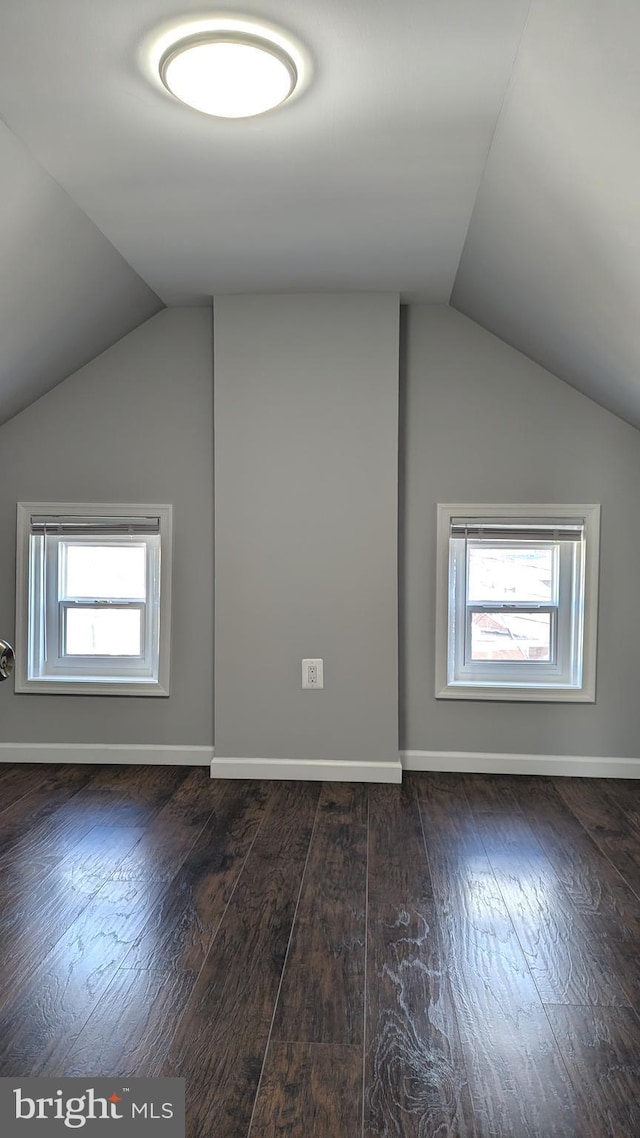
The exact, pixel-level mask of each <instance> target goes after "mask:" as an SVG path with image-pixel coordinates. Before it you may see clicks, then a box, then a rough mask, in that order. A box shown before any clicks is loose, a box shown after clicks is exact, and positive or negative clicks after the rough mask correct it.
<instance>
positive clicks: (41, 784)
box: [0, 765, 94, 877]
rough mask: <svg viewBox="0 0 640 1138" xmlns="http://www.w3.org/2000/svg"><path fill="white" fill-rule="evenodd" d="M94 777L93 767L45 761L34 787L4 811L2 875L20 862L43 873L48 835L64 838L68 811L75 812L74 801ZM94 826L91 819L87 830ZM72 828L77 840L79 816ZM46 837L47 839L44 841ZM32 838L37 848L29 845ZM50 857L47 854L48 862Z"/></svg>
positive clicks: (0, 834) (0, 826)
mask: <svg viewBox="0 0 640 1138" xmlns="http://www.w3.org/2000/svg"><path fill="white" fill-rule="evenodd" d="M93 778H94V770H93V768H91V767H86V766H85V767H81V766H66V765H60V766H58V765H55V766H51V767H49V766H47V765H43V768H42V770H41V771H40V772H39V774H38V776H37V780H36V781H34V785H33V787H32V789H30V790H29V791H28V792H27V793H26V794H23V795H21V797H20V798H18V800H17V801H15V802H13V803H12V805H11V807H10V809H8V810H6V811H4V812H3V813H2V814H1V815H0V819H1V824H0V865H1V866H2V877H4V876H5V873H6V872H8V870H9V867H10V864H11V863H13V866H14V867H15V866H16V865H17V864H18V863H19V862H20V863H21V867H22V869H24V871H25V874H26V871H27V869H29V870H30V876H31V877H33V876H40V875H41V874H42V872H43V869H42V867H41V864H40V862H39V860H38V856H37V855H38V854H42V853H44V851H43V849H42V845H43V844H44V845H46V837H45V836H46V835H47V834H51V835H53V836H54V840H56V839H57V840H58V841H60V842H63V840H64V833H65V829H66V827H65V814H66V812H68V811H70V812H72V813H73V806H72V803H74V801H75V799H76V798H77V797H78V795H79V793H80V792H81V791H82V790H83V789H85V788H86V787H87V786H88V785H90V783H91V781H92V780H93ZM90 828H91V822H90V821H87V822H86V823H85V824H84V832H86V831H87V830H89V829H90ZM69 832H70V833H71V837H72V839H73V840H75V838H77V835H78V823H77V816H76V820H74V822H73V824H72V825H71V827H70V828H69ZM42 839H45V841H44V843H43V842H42ZM31 842H32V843H33V847H34V848H33V850H29V849H28V847H29V844H30V843H31ZM21 855H22V856H21ZM58 856H59V855H58ZM49 860H51V859H49ZM46 861H47V858H46V857H45V858H44V862H46ZM44 862H43V864H44Z"/></svg>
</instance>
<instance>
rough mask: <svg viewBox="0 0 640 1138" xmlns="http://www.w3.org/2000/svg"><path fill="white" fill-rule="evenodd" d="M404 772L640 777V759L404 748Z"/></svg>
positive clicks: (401, 753) (402, 754) (402, 757)
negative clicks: (410, 749) (412, 749)
mask: <svg viewBox="0 0 640 1138" xmlns="http://www.w3.org/2000/svg"><path fill="white" fill-rule="evenodd" d="M400 759H401V761H402V767H403V770H405V771H448V772H452V773H462V774H547V775H563V776H567V777H572V776H573V777H574V778H577V777H580V778H640V759H624V758H611V757H609V756H608V755H604V756H602V755H507V754H492V753H485V752H484V751H401V752H400Z"/></svg>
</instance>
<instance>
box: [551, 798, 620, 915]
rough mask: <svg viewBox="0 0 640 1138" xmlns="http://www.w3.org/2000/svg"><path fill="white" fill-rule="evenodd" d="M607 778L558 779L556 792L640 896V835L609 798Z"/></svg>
mask: <svg viewBox="0 0 640 1138" xmlns="http://www.w3.org/2000/svg"><path fill="white" fill-rule="evenodd" d="M607 781H608V780H607V779H595V778H562V779H561V778H558V779H554V784H555V786H556V789H557V790H558V791H559V793H560V795H561V797H562V798H563V799H564V801H565V802H566V803H567V805H568V806H569V808H570V809H571V810H572V811H573V813H574V814H575V816H576V818H577V819H578V820H579V821H580V822H581V823H582V825H583V826H584V828H585V830H586V831H587V833H588V834H589V835H590V837H591V838H593V841H594V842H595V843H596V845H597V846H599V848H600V849H601V850H602V852H603V853H604V854H606V856H607V857H608V858H609V860H610V862H611V863H612V865H614V866H615V868H616V869H617V870H618V872H619V873H620V874H621V875H622V877H624V879H625V881H626V882H627V884H628V885H629V886H630V887H631V889H633V891H634V893H635V894H636V895H637V896H638V897H640V832H639V831H638V830H636V828H635V827H634V826H632V825H631V823H630V821H629V819H628V817H627V815H626V814H625V812H624V811H623V810H622V809H621V808H620V807H619V806H617V805H616V803H615V802H614V801H613V800H612V799H611V798H610V797H609V796H608V795H607V793H606V790H605V787H604V786H603V785H602V784H603V783H606V782H607Z"/></svg>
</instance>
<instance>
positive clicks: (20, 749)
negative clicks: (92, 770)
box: [0, 743, 213, 767]
mask: <svg viewBox="0 0 640 1138" xmlns="http://www.w3.org/2000/svg"><path fill="white" fill-rule="evenodd" d="M212 755H213V747H178V746H161V745H156V744H154V743H148V744H147V743H135V744H133V745H126V744H119V743H105V744H96V745H94V744H92V743H0V763H98V764H101V763H126V764H127V765H138V764H142V765H149V766H175V767H182V766H184V767H207V766H209V763H210V762H211V758H212Z"/></svg>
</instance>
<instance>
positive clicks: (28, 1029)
mask: <svg viewBox="0 0 640 1138" xmlns="http://www.w3.org/2000/svg"><path fill="white" fill-rule="evenodd" d="M160 888H162V886H161V885H160V883H155V882H146V881H145V882H107V883H106V884H105V885H104V886H103V888H102V889H101V890H100V892H99V893H98V894H97V895H96V896H95V897H94V898H93V899H92V901H91V902H90V903H89V904H88V905H87V906H86V907H85V908H84V909H83V911H82V913H81V914H80V916H79V917H78V918H77V920H76V921H74V922H73V924H72V925H71V926H70V928H69V929H68V930H67V932H66V933H65V934H64V936H63V937H61V939H60V940H58V941H57V943H56V944H55V945H54V947H53V948H52V949H51V951H50V952H49V953H48V954H47V956H46V957H45V959H44V960H43V962H42V964H40V966H39V967H37V968H36V969H35V970H34V972H33V974H32V976H31V977H30V978H29V980H28V982H27V983H25V984H24V985H23V986H22V987H21V988H20V989H18V991H17V992H16V993H15V994H14V995H13V996H10V997H9V998H8V1000H7V1001H6V1002H5V1003H4V1004H3V1005H2V1006H1V1007H0V1075H3V1076H6V1075H24V1072H25V1071H28V1072H29V1074H31V1075H41V1074H46V1073H47V1072H50V1073H51V1074H52V1075H53V1074H57V1073H58V1072H59V1071H60V1070H61V1068H62V1064H63V1062H64V1057H65V1055H66V1053H67V1052H68V1051H69V1049H70V1047H71V1046H72V1044H73V1043H74V1042H75V1040H76V1038H77V1037H78V1035H79V1034H80V1031H81V1030H82V1028H83V1026H84V1024H85V1023H86V1021H87V1019H88V1017H89V1015H90V1014H91V1012H92V1011H93V1010H94V1007H95V1006H96V1004H97V1003H98V1001H99V1000H100V998H101V997H102V995H103V994H104V992H105V991H106V989H107V988H108V986H109V984H110V983H111V981H112V979H113V977H114V975H115V972H116V970H117V969H118V967H119V965H120V964H121V963H122V961H123V960H124V958H125V956H126V954H127V952H128V951H129V949H130V947H131V945H132V943H133V942H134V940H135V938H136V936H137V935H138V932H139V931H140V927H141V925H142V924H143V923H144V922H145V920H146V918H147V916H148V913H149V911H150V909H151V908H152V907H153V905H154V903H155V901H156V898H157V893H158V891H159V890H160Z"/></svg>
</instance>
